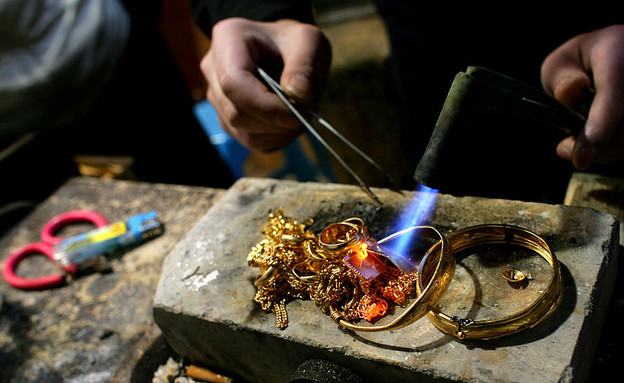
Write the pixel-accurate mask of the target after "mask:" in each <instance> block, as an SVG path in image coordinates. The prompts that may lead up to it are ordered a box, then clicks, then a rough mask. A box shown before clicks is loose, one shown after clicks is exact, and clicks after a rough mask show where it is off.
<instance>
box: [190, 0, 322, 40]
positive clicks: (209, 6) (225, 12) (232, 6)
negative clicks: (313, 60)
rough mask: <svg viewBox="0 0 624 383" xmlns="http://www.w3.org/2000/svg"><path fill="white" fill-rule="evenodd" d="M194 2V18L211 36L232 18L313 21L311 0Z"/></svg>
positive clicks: (211, 0)
mask: <svg viewBox="0 0 624 383" xmlns="http://www.w3.org/2000/svg"><path fill="white" fill-rule="evenodd" d="M190 3H191V10H192V13H193V20H194V21H195V23H196V24H197V25H198V26H199V27H200V28H201V30H202V31H203V32H204V33H206V35H208V36H210V35H211V33H212V27H213V26H214V25H215V24H216V23H218V22H219V21H221V20H223V19H227V18H230V17H244V18H247V19H251V20H258V21H274V20H279V19H286V18H287V19H295V20H299V21H302V22H306V23H312V22H313V17H312V5H311V3H310V1H309V0H190Z"/></svg>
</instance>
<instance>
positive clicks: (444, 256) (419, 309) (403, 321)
mask: <svg viewBox="0 0 624 383" xmlns="http://www.w3.org/2000/svg"><path fill="white" fill-rule="evenodd" d="M413 231H419V232H420V233H419V235H420V236H421V237H426V238H433V239H438V242H436V244H435V245H433V246H432V247H431V248H430V249H429V250H428V251H427V253H426V254H425V256H424V258H423V260H425V259H430V257H432V252H434V249H435V253H436V254H437V258H436V261H437V262H436V263H435V270H434V271H433V277H432V278H429V282H428V283H427V286H426V287H425V288H424V289H420V290H419V292H418V297H417V298H416V299H415V300H414V301H413V302H412V303H411V304H410V305H409V306H408V307H407V308H406V309H405V310H404V311H403V312H402V313H401V314H400V315H398V316H397V317H396V318H394V319H393V320H392V321H391V322H390V323H387V324H383V325H356V324H353V323H351V322H349V321H347V320H345V319H343V318H342V315H341V313H340V311H339V310H337V309H336V308H335V307H330V315H331V318H332V319H333V320H334V321H336V323H338V324H339V325H341V326H343V327H345V328H347V329H350V330H354V331H387V330H396V329H399V328H401V327H404V326H407V325H409V324H411V323H413V322H415V321H416V320H418V319H420V318H422V317H423V316H424V315H425V314H426V313H427V312H428V311H430V310H431V309H432V308H433V307H434V306H435V305H437V303H438V301H439V300H440V298H441V297H442V296H443V295H444V293H445V292H446V290H447V288H448V286H449V285H450V283H451V279H452V278H453V274H454V272H455V257H454V255H453V251H452V250H451V246H450V245H449V242H448V241H447V239H446V237H444V235H442V233H440V232H439V231H438V230H437V229H435V228H434V227H431V226H413V227H411V228H408V229H405V230H402V231H399V232H397V233H394V234H392V235H390V236H388V237H386V238H383V239H382V240H380V241H378V242H377V243H378V244H380V245H382V244H384V243H385V242H388V241H390V240H392V239H394V238H396V237H398V236H400V235H405V234H408V233H411V232H413ZM438 249H439V250H438ZM417 285H418V284H417Z"/></svg>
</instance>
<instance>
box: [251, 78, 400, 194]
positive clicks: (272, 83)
mask: <svg viewBox="0 0 624 383" xmlns="http://www.w3.org/2000/svg"><path fill="white" fill-rule="evenodd" d="M255 69H256V72H258V74H259V75H260V77H262V79H263V80H264V81H265V82H266V83H267V85H268V86H269V88H271V90H272V91H273V92H274V93H275V94H276V95H277V96H278V97H279V98H280V100H282V102H283V103H284V104H285V105H286V106H287V107H288V109H290V111H291V112H292V113H293V114H294V115H295V117H296V118H297V119H298V120H299V121H300V122H301V124H302V125H303V126H304V127H305V128H306V129H307V130H308V132H310V133H311V134H312V135H313V136H314V137H315V138H316V139H317V140H318V141H319V142H320V143H321V145H323V147H325V149H327V151H328V152H329V153H331V155H332V156H333V157H334V158H335V159H336V160H337V161H338V162H339V163H340V165H342V167H343V168H344V169H345V170H346V171H347V172H348V173H349V174H350V175H351V176H352V177H353V178H354V179H355V180H356V181H357V183H358V184H359V185H360V188H362V190H364V192H366V193H367V194H368V195H369V196H371V198H372V199H373V200H375V202H377V203H379V204H380V205H382V202H381V200H380V199H379V197H377V196H376V195H375V193H373V192H372V191H371V189H370V188H369V187H368V186H367V185H366V184H365V183H364V181H362V179H361V178H360V177H359V176H358V175H357V173H355V172H354V171H353V169H351V167H350V166H349V165H348V164H347V163H346V162H345V161H344V159H342V157H340V155H338V153H337V152H336V151H335V150H334V149H333V148H332V147H331V146H330V145H329V144H328V143H327V142H326V141H325V140H324V139H323V137H321V135H320V134H319V133H318V132H317V130H316V129H315V128H314V126H313V125H312V123H311V122H310V121H308V120H307V119H306V118H305V117H303V115H302V114H301V112H300V111H299V110H298V109H297V107H296V106H295V105H294V104H293V103H292V102H291V101H290V100H289V98H288V96H286V93H285V92H284V90H283V89H282V87H281V85H280V84H279V83H278V82H276V81H275V80H273V78H271V76H269V75H268V74H267V73H266V72H265V71H264V70H263V69H262V68H260V67H258V66H256V67H255ZM305 111H306V112H307V113H308V114H310V115H311V116H312V118H313V119H314V120H316V121H317V122H318V123H319V124H320V125H321V126H323V127H324V128H325V129H327V130H328V131H329V132H330V133H332V134H333V135H334V136H336V137H338V138H339V139H340V140H341V141H342V142H344V143H345V144H346V145H347V146H349V147H350V148H351V149H352V150H353V151H355V152H356V153H357V154H358V155H359V156H360V157H362V158H363V159H364V160H365V161H366V162H368V163H369V164H371V165H373V166H374V167H375V168H376V169H377V170H379V171H380V172H381V173H382V174H383V175H384V176H385V177H386V178H387V179H388V180H389V181H390V183H391V184H394V180H393V179H392V177H390V175H389V174H388V173H387V172H386V171H385V170H384V169H383V168H382V167H381V166H379V164H377V163H376V162H375V161H374V160H373V159H372V158H370V157H369V156H367V155H366V153H364V152H362V151H361V150H360V149H359V148H358V147H357V146H355V145H354V144H353V143H352V142H351V141H349V140H348V139H347V138H346V137H344V136H343V135H342V134H340V133H339V132H338V131H337V130H336V129H335V128H334V127H333V126H331V125H330V124H329V123H328V122H327V121H325V120H324V119H323V118H322V117H321V116H319V115H318V114H317V113H315V112H313V111H312V110H309V109H307V108H306V110H305Z"/></svg>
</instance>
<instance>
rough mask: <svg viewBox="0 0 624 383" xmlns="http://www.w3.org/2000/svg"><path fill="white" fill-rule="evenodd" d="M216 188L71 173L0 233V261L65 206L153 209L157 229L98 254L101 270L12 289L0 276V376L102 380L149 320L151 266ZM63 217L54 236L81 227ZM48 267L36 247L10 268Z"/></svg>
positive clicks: (37, 270) (39, 270)
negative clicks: (62, 282)
mask: <svg viewBox="0 0 624 383" xmlns="http://www.w3.org/2000/svg"><path fill="white" fill-rule="evenodd" d="M222 193H223V190H215V189H207V188H199V187H188V186H177V185H165V184H146V183H138V182H127V181H102V180H96V179H91V178H75V179H72V180H70V181H69V182H67V183H66V184H65V185H63V186H62V187H61V188H60V189H59V190H58V191H57V192H55V193H54V194H52V195H51V196H50V197H49V198H48V199H47V200H46V201H44V202H43V203H42V204H40V205H39V206H38V207H37V208H36V209H35V210H34V211H33V212H32V213H31V214H30V215H29V216H28V217H26V218H25V219H24V220H23V221H22V222H21V223H20V224H18V225H17V226H16V227H15V228H14V229H13V230H12V231H11V232H9V233H7V235H5V236H4V237H3V238H2V239H1V240H0V262H2V263H4V261H5V260H6V257H7V256H8V255H9V254H10V253H11V252H13V251H15V250H17V249H18V248H19V247H21V246H23V245H25V244H27V243H29V242H35V241H39V240H40V239H39V233H40V230H41V228H42V227H43V225H44V224H45V223H46V222H47V221H48V220H49V219H51V218H52V217H54V216H56V215H57V214H60V213H62V212H65V211H68V210H74V209H92V210H97V211H98V212H100V213H101V214H102V215H104V217H106V218H107V219H108V220H109V222H111V223H112V222H116V221H119V220H123V219H125V218H128V217H129V216H131V215H134V214H138V213H143V212H147V211H150V210H156V212H157V213H158V216H159V219H160V220H161V222H162V223H163V224H164V225H165V232H164V234H163V235H162V236H160V237H157V238H154V239H152V240H151V241H149V242H146V243H143V244H140V245H139V246H137V247H134V248H132V249H127V250H126V251H121V252H119V253H116V254H113V255H111V256H110V257H108V266H107V268H106V269H105V270H104V271H100V272H90V273H88V274H85V275H82V276H80V277H78V278H76V279H74V280H73V281H71V282H70V283H69V284H68V285H67V286H63V287H59V288H54V289H50V290H43V291H22V290H18V289H15V288H13V287H11V286H9V285H8V284H6V283H5V282H4V281H2V282H0V381H1V382H6V383H10V382H15V383H17V382H19V383H24V382H38V383H46V382H109V381H111V379H112V377H113V375H114V374H115V371H116V370H117V368H118V367H119V364H120V362H121V361H122V360H123V358H124V357H125V355H126V353H128V351H129V349H130V348H131V347H132V346H133V345H134V344H135V343H136V342H137V340H138V339H140V338H141V336H142V335H143V334H144V333H146V332H147V331H148V330H150V329H151V328H152V326H153V319H152V299H153V294H154V292H155V290H156V285H157V282H158V278H159V276H160V270H161V265H162V262H163V259H164V258H165V256H166V255H167V254H168V253H169V252H170V251H171V249H172V248H173V246H174V245H175V244H176V243H177V242H178V241H179V240H180V239H181V238H183V237H184V235H185V234H186V232H187V231H188V230H189V229H190V228H192V227H193V226H194V225H195V223H196V222H197V220H198V219H199V218H200V217H202V216H203V215H204V214H205V212H206V211H207V210H208V208H209V207H210V206H211V205H212V203H213V202H214V201H215V200H216V199H217V198H218V197H219V196H220V195H221V194H222ZM91 228H92V227H91V226H89V225H87V226H85V225H82V224H78V225H72V226H71V227H67V228H66V229H63V231H62V232H61V233H60V235H61V236H66V235H71V234H77V233H79V232H81V231H85V230H89V229H91ZM53 272H55V270H54V268H53V267H52V264H51V262H49V261H47V259H46V258H44V257H43V256H35V257H31V258H28V259H27V260H25V261H24V262H23V264H20V267H19V269H18V274H20V275H22V276H35V275H43V274H47V273H53Z"/></svg>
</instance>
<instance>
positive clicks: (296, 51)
mask: <svg viewBox="0 0 624 383" xmlns="http://www.w3.org/2000/svg"><path fill="white" fill-rule="evenodd" d="M280 50H281V52H282V60H283V62H284V69H283V70H282V75H281V78H280V84H281V85H282V87H283V88H284V91H285V92H286V93H287V94H288V95H289V96H290V97H293V98H294V99H295V100H296V101H299V102H301V103H304V104H310V103H314V102H317V101H318V100H319V98H320V96H321V93H322V91H323V87H324V85H325V81H326V79H327V74H328V72H329V66H330V63H331V47H330V45H329V42H328V41H327V39H326V38H325V36H324V35H323V33H322V32H321V31H320V30H319V29H318V28H317V27H315V26H312V25H309V24H299V26H298V27H297V30H296V31H295V33H293V34H292V35H291V36H290V37H289V38H288V41H287V43H286V44H285V45H284V46H282V47H280Z"/></svg>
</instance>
